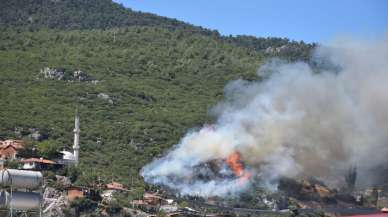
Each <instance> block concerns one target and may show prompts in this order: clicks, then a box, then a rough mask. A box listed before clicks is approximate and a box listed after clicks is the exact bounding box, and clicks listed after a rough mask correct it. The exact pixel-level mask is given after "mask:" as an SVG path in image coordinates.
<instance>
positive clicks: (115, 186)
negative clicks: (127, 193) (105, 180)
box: [106, 182, 126, 190]
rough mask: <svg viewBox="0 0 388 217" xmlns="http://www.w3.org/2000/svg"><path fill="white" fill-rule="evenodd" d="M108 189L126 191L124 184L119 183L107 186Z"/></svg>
mask: <svg viewBox="0 0 388 217" xmlns="http://www.w3.org/2000/svg"><path fill="white" fill-rule="evenodd" d="M106 188H107V189H110V190H126V189H125V188H124V186H123V184H121V183H118V182H112V183H109V184H106Z"/></svg>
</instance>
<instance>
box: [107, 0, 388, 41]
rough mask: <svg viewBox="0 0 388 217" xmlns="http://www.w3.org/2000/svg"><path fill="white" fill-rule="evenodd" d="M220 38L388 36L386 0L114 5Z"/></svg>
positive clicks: (150, 0)
mask: <svg viewBox="0 0 388 217" xmlns="http://www.w3.org/2000/svg"><path fill="white" fill-rule="evenodd" d="M114 1H115V2H118V3H121V4H123V5H124V6H126V7H129V8H131V9H132V10H135V11H143V12H150V13H154V14H157V15H161V16H166V17H170V18H176V19H178V20H181V21H185V22H188V23H191V24H194V25H197V26H202V27H205V28H210V29H214V30H218V31H219V32H220V33H221V34H223V35H253V36H258V37H287V38H290V39H292V40H297V41H300V40H303V41H305V42H320V43H324V42H326V41H330V40H332V39H333V38H336V37H346V36H352V37H355V38H360V39H375V38H380V37H382V36H383V35H388V34H387V33H388V0H114Z"/></svg>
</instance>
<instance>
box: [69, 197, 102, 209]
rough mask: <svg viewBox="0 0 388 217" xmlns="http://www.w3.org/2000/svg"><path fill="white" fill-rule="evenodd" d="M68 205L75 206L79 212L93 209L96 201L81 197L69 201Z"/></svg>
mask: <svg viewBox="0 0 388 217" xmlns="http://www.w3.org/2000/svg"><path fill="white" fill-rule="evenodd" d="M70 207H71V208H75V209H76V210H77V211H79V212H83V211H88V210H93V209H95V208H96V207H97V202H95V201H92V200H89V199H87V198H84V197H81V198H76V199H75V200H73V201H71V203H70Z"/></svg>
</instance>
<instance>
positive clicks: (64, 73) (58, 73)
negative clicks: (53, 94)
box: [38, 67, 98, 84]
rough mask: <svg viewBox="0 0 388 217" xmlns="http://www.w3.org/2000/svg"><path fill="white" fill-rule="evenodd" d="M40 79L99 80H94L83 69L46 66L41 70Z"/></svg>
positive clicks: (96, 81)
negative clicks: (73, 69)
mask: <svg viewBox="0 0 388 217" xmlns="http://www.w3.org/2000/svg"><path fill="white" fill-rule="evenodd" d="M38 79H48V80H58V81H68V82H74V81H78V82H90V83H92V84H97V83H98V80H94V79H93V78H92V77H91V76H89V75H88V74H87V73H86V72H84V71H81V70H75V71H72V70H66V69H61V68H50V67H44V68H42V69H41V70H40V72H39V76H38Z"/></svg>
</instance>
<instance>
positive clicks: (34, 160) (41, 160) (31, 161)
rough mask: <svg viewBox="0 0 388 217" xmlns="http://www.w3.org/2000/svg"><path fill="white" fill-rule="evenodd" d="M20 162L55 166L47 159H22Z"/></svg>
mask: <svg viewBox="0 0 388 217" xmlns="http://www.w3.org/2000/svg"><path fill="white" fill-rule="evenodd" d="M20 162H22V163H44V164H56V163H55V162H54V161H52V160H47V159H43V158H40V159H39V158H28V159H24V160H21V161H20Z"/></svg>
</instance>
